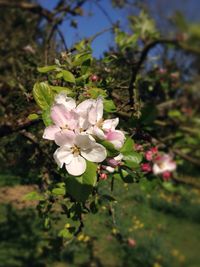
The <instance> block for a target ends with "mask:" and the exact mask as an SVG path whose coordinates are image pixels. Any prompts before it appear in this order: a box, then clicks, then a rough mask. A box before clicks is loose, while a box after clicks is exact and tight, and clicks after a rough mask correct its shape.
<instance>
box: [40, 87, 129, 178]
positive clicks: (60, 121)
mask: <svg viewBox="0 0 200 267" xmlns="http://www.w3.org/2000/svg"><path fill="white" fill-rule="evenodd" d="M50 117H51V120H52V122H53V123H52V125H50V126H48V127H46V128H45V130H44V134H43V138H44V139H48V140H53V141H54V142H55V143H56V145H58V146H59V147H58V148H57V150H56V151H55V153H54V159H55V161H56V163H57V164H58V166H59V167H60V168H62V167H63V166H64V165H65V168H66V170H67V171H68V173H69V174H71V175H73V176H79V175H82V174H83V173H84V172H85V170H86V160H88V161H91V162H96V163H100V162H103V161H104V160H105V159H106V157H107V151H106V148H105V147H104V146H103V145H102V144H100V143H99V142H100V140H107V141H109V142H110V143H112V144H113V146H114V147H115V149H116V150H119V149H120V148H121V147H122V146H123V144H124V141H125V135H124V133H123V132H122V131H120V130H116V127H117V125H118V123H119V119H118V118H115V119H107V120H104V119H103V99H102V98H101V97H99V98H97V99H87V100H85V101H83V102H81V103H79V104H78V105H77V104H76V101H75V100H74V99H73V98H71V97H68V96H67V94H66V93H65V92H61V93H59V94H58V95H56V97H55V100H54V104H53V106H52V107H51V111H50Z"/></svg>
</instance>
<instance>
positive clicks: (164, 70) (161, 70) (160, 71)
mask: <svg viewBox="0 0 200 267" xmlns="http://www.w3.org/2000/svg"><path fill="white" fill-rule="evenodd" d="M158 72H159V73H160V74H165V73H166V72H167V70H166V69H163V68H160V69H159V70H158Z"/></svg>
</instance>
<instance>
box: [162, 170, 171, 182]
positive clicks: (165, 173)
mask: <svg viewBox="0 0 200 267" xmlns="http://www.w3.org/2000/svg"><path fill="white" fill-rule="evenodd" d="M162 178H163V180H164V181H169V179H170V178H171V172H169V171H165V172H163V174H162Z"/></svg>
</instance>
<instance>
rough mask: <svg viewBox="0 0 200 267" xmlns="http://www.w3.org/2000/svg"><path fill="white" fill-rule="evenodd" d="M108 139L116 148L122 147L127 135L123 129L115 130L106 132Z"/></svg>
mask: <svg viewBox="0 0 200 267" xmlns="http://www.w3.org/2000/svg"><path fill="white" fill-rule="evenodd" d="M106 140H108V141H110V142H111V143H112V144H113V145H114V147H115V148H116V149H120V148H121V147H122V146H123V144H124V141H125V135H124V133H123V132H122V131H119V130H115V131H110V132H108V133H106Z"/></svg>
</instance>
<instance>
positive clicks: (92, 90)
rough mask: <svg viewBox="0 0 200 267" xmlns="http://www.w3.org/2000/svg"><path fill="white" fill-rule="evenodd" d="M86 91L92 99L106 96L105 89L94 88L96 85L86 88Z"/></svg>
mask: <svg viewBox="0 0 200 267" xmlns="http://www.w3.org/2000/svg"><path fill="white" fill-rule="evenodd" d="M88 93H89V94H90V96H91V97H92V98H94V99H96V98H97V97H99V96H102V97H107V93H106V91H105V90H103V89H101V88H96V87H92V88H90V89H89V90H88Z"/></svg>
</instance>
